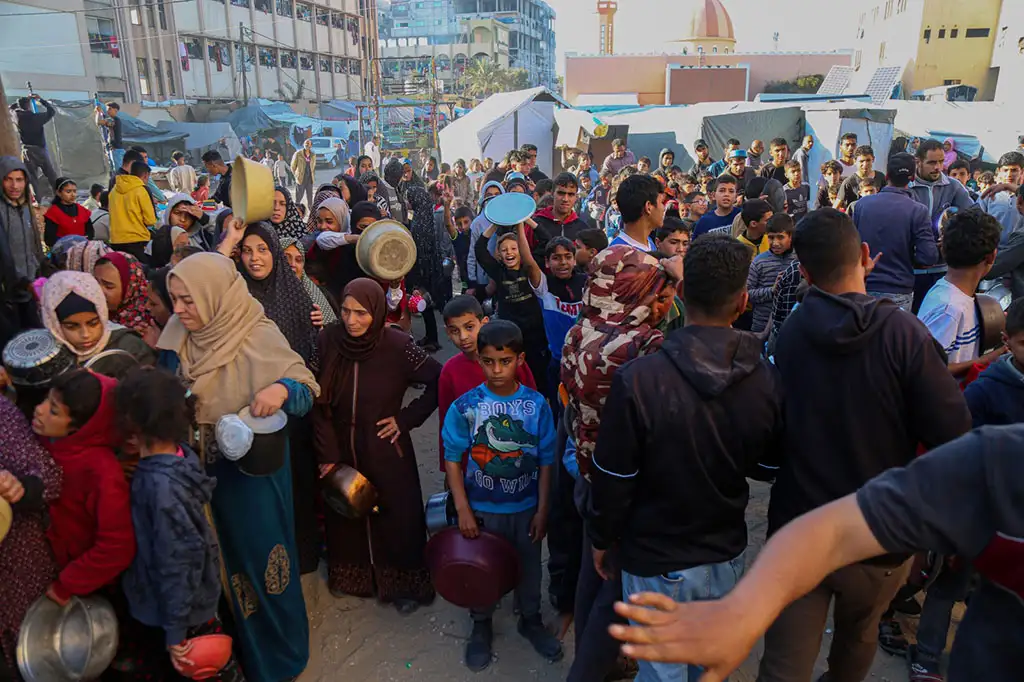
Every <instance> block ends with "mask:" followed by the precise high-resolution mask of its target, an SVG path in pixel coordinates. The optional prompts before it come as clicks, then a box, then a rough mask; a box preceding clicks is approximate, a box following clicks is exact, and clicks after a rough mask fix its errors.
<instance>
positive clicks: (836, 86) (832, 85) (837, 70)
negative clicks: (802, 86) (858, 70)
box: [818, 66, 854, 95]
mask: <svg viewBox="0 0 1024 682" xmlns="http://www.w3.org/2000/svg"><path fill="white" fill-rule="evenodd" d="M853 72H854V68H853V67H852V66H833V67H832V68H831V69H830V70H829V72H828V75H827V76H825V80H823V81H822V82H821V86H820V87H819V88H818V94H819V95H842V94H844V93H845V92H846V88H847V87H848V86H849V85H850V77H851V76H853Z"/></svg>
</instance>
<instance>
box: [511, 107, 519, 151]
mask: <svg viewBox="0 0 1024 682" xmlns="http://www.w3.org/2000/svg"><path fill="white" fill-rule="evenodd" d="M512 148H513V149H519V110H518V109H516V110H515V111H513V112H512Z"/></svg>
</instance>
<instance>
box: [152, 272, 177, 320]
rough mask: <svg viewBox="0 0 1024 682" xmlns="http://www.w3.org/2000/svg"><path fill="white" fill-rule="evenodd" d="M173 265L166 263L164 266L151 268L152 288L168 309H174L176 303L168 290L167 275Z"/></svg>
mask: <svg viewBox="0 0 1024 682" xmlns="http://www.w3.org/2000/svg"><path fill="white" fill-rule="evenodd" d="M172 267H174V266H172V265H165V266H164V267H162V268H157V269H156V270H151V271H150V273H149V288H150V290H152V291H155V292H156V294H157V296H159V297H160V301H161V302H162V303H163V304H164V307H165V308H167V309H168V310H174V303H172V302H171V294H170V292H168V291H167V275H168V273H170V271H171V268H172ZM172 314H173V313H172Z"/></svg>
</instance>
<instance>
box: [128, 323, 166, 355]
mask: <svg viewBox="0 0 1024 682" xmlns="http://www.w3.org/2000/svg"><path fill="white" fill-rule="evenodd" d="M135 331H137V332H138V333H139V336H141V337H142V340H143V341H145V342H146V345H147V346H149V347H150V348H154V349H155V348H156V344H157V341H159V340H160V334H162V333H163V331H164V330H163V329H160V327H158V326H157V324H156V322H149V323H147V324H141V325H139V326H138V327H136V328H135Z"/></svg>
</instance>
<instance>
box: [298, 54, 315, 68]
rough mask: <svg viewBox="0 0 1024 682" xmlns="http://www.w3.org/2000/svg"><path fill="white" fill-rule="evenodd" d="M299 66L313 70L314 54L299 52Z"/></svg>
mask: <svg viewBox="0 0 1024 682" xmlns="http://www.w3.org/2000/svg"><path fill="white" fill-rule="evenodd" d="M299 68H300V69H302V70H303V71H312V70H313V55H311V54H308V53H306V52H303V53H301V54H299Z"/></svg>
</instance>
